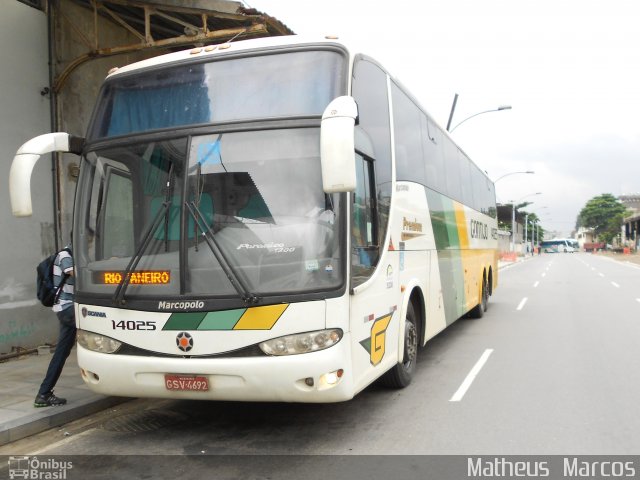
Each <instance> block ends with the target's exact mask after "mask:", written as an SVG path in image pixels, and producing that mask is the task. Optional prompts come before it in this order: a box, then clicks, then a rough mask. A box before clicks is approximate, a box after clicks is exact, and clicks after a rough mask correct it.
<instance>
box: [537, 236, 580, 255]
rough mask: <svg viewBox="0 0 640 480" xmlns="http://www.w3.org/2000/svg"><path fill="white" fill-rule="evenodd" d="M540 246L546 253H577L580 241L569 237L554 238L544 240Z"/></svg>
mask: <svg viewBox="0 0 640 480" xmlns="http://www.w3.org/2000/svg"><path fill="white" fill-rule="evenodd" d="M540 248H542V251H543V252H545V253H575V252H577V251H578V249H579V247H578V242H577V241H576V240H573V239H569V238H554V239H552V240H544V241H543V242H542V243H541V244H540Z"/></svg>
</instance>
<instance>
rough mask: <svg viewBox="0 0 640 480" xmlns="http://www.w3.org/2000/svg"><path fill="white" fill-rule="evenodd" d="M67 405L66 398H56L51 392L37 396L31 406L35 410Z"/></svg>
mask: <svg viewBox="0 0 640 480" xmlns="http://www.w3.org/2000/svg"><path fill="white" fill-rule="evenodd" d="M66 403H67V399H66V398H59V397H56V396H55V395H54V394H53V392H51V393H45V394H44V395H37V396H36V399H35V401H34V402H33V406H34V407H36V408H40V407H59V406H60V405H64V404H66Z"/></svg>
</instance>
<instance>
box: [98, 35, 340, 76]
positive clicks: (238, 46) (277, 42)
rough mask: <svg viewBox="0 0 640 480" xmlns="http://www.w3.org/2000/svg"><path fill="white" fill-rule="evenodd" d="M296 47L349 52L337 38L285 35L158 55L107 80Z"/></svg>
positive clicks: (115, 71)
mask: <svg viewBox="0 0 640 480" xmlns="http://www.w3.org/2000/svg"><path fill="white" fill-rule="evenodd" d="M296 45H340V46H342V47H343V48H345V49H347V50H349V49H348V48H347V46H346V45H345V43H344V42H342V41H340V40H339V39H338V38H337V37H325V38H322V37H306V36H305V37H301V36H299V35H285V36H279V37H266V38H254V39H248V40H237V41H233V42H227V43H222V44H216V45H207V46H205V47H196V48H191V49H188V50H180V51H178V52H173V53H167V54H164V55H158V56H156V57H151V58H147V59H146V60H140V61H139V62H134V63H131V64H129V65H126V66H123V67H114V68H112V69H111V70H110V71H109V74H108V75H107V78H110V77H112V76H115V75H121V74H124V73H129V72H132V71H136V70H142V69H146V68H149V67H154V66H157V65H168V64H172V63H180V62H182V61H185V60H189V59H193V58H195V57H202V56H211V57H215V56H219V55H227V54H230V53H236V52H243V51H250V50H261V49H272V48H278V47H288V46H296Z"/></svg>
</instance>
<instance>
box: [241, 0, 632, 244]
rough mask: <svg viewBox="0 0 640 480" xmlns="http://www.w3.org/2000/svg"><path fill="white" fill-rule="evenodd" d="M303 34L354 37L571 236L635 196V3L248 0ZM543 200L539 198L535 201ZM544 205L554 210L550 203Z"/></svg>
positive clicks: (501, 193)
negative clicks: (589, 212) (594, 209)
mask: <svg viewBox="0 0 640 480" xmlns="http://www.w3.org/2000/svg"><path fill="white" fill-rule="evenodd" d="M244 3H245V4H247V5H249V6H251V7H253V8H257V9H258V10H260V11H263V12H264V13H267V14H269V15H271V16H274V17H276V18H277V19H278V20H280V21H282V22H283V23H284V24H286V25H287V26H288V27H289V28H291V29H292V30H293V31H294V32H296V33H297V34H300V35H302V34H305V35H306V34H318V35H322V36H324V35H327V34H335V35H339V36H340V37H341V38H343V39H344V40H345V41H346V40H349V39H357V40H358V43H359V44H360V45H363V46H365V47H366V49H363V50H365V51H364V53H367V54H369V55H371V56H372V57H374V58H376V59H377V60H379V61H380V62H381V63H382V64H383V65H385V67H386V68H387V69H388V70H389V71H390V72H391V74H392V75H393V76H394V77H396V78H398V79H399V80H400V81H401V82H402V83H403V84H404V85H405V86H406V87H407V88H408V89H409V90H410V91H411V92H412V93H413V94H414V95H415V96H416V97H417V98H418V99H419V100H420V102H421V103H422V105H423V106H424V107H425V108H426V110H427V111H428V112H429V113H430V114H431V115H432V116H433V117H434V118H435V119H436V121H437V122H439V123H440V124H441V125H442V126H443V127H444V126H446V124H447V120H448V118H449V112H450V110H451V104H452V102H453V98H454V95H455V94H456V93H457V94H458V95H459V98H458V102H457V107H456V111H455V115H454V118H453V122H452V127H453V126H455V125H456V124H457V123H458V122H460V121H462V120H464V119H465V118H467V117H469V116H471V115H474V114H476V113H478V112H482V111H485V110H491V109H494V108H497V107H498V106H500V105H511V106H512V107H513V108H512V109H511V110H504V111H500V112H492V113H486V114H482V115H479V116H477V117H475V118H472V119H470V120H469V121H467V122H464V123H463V124H462V125H460V126H459V127H458V128H456V129H455V131H454V132H452V135H453V137H454V139H455V140H456V141H457V142H458V144H459V145H460V147H461V148H462V149H463V150H464V151H465V152H466V153H467V154H468V155H469V156H470V157H471V158H472V159H473V160H474V161H475V162H476V163H477V164H478V166H480V168H482V169H483V170H485V171H486V172H487V173H488V174H489V176H490V177H491V178H492V179H493V180H496V179H498V178H500V177H501V176H502V175H505V174H507V173H510V172H514V171H526V170H533V171H535V172H536V173H535V174H534V175H524V174H519V175H510V176H507V177H505V178H502V179H501V180H500V181H498V182H497V183H496V195H497V200H498V202H502V203H509V202H510V200H516V201H518V200H521V201H526V200H531V201H534V203H533V204H532V205H531V206H530V207H529V208H528V210H530V211H534V212H536V213H537V214H538V215H539V216H540V217H541V218H542V219H543V222H542V224H543V226H544V227H545V228H547V229H548V230H557V231H558V233H561V234H569V233H570V232H571V231H572V230H573V228H574V225H575V221H576V217H577V215H578V213H579V211H580V209H581V208H582V207H583V206H584V204H585V203H586V202H587V201H588V200H589V199H590V198H592V197H594V196H596V195H600V194H601V193H612V194H614V195H616V196H618V195H621V194H628V193H638V192H640V118H638V113H639V112H640V4H638V2H637V1H632V0H629V1H627V0H624V1H623V0H607V1H604V0H599V1H594V0H535V1H533V0H532V1H524V0H412V1H407V0H394V1H393V2H382V1H380V2H377V1H371V0H321V1H320V0H317V1H316V0H247V1H246V2H244ZM536 192H542V194H541V195H531V196H529V195H530V194H533V193H536ZM542 207H547V208H542Z"/></svg>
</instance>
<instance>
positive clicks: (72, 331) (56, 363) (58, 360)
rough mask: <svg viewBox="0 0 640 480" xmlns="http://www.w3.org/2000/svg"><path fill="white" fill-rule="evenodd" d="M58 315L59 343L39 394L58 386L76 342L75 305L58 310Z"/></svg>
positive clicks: (47, 392)
mask: <svg viewBox="0 0 640 480" xmlns="http://www.w3.org/2000/svg"><path fill="white" fill-rule="evenodd" d="M56 315H57V316H58V321H59V322H60V334H59V335H58V344H57V345H56V350H55V352H54V353H53V358H51V362H49V368H48V369H47V374H46V375H45V377H44V380H43V381H42V385H40V390H38V395H47V394H49V393H51V391H52V390H53V387H55V386H56V382H57V381H58V378H60V374H61V373H62V368H63V367H64V362H66V361H67V357H69V354H70V353H71V349H72V348H73V346H74V345H75V342H76V317H75V313H74V308H73V305H72V306H70V307H68V308H65V309H64V310H62V311H61V312H57V313H56Z"/></svg>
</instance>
